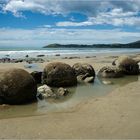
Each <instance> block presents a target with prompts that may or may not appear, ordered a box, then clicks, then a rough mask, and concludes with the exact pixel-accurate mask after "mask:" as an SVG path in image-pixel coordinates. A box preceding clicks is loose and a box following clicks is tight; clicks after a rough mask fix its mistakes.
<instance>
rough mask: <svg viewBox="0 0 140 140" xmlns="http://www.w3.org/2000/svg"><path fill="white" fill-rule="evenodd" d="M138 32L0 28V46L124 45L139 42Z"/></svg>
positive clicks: (139, 35)
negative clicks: (58, 44)
mask: <svg viewBox="0 0 140 140" xmlns="http://www.w3.org/2000/svg"><path fill="white" fill-rule="evenodd" d="M139 37H140V33H139V32H125V31H122V30H119V29H118V30H115V29H114V30H90V29H52V28H37V29H32V30H27V29H8V28H0V46H9V44H10V46H29V47H30V46H44V45H46V44H50V43H63V44H67V43H77V44H94V43H120V42H121V43H126V42H131V41H136V40H139Z"/></svg>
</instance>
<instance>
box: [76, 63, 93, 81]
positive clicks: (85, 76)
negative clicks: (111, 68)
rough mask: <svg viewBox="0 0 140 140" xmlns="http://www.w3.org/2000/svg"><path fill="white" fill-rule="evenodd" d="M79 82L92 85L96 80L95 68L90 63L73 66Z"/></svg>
mask: <svg viewBox="0 0 140 140" xmlns="http://www.w3.org/2000/svg"><path fill="white" fill-rule="evenodd" d="M73 69H74V70H75V74H76V76H77V81H78V82H79V83H83V82H85V83H92V82H94V78H95V71H94V68H93V67H92V66H91V65H90V64H88V63H76V64H74V65H73Z"/></svg>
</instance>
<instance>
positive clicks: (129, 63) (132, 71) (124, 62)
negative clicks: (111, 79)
mask: <svg viewBox="0 0 140 140" xmlns="http://www.w3.org/2000/svg"><path fill="white" fill-rule="evenodd" d="M112 64H114V65H116V66H117V67H118V68H119V69H120V70H121V71H123V73H124V74H126V75H137V74H139V65H138V61H135V60H134V59H132V58H131V57H128V56H120V57H119V58H118V59H116V60H115V61H113V63H112Z"/></svg>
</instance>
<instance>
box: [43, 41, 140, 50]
mask: <svg viewBox="0 0 140 140" xmlns="http://www.w3.org/2000/svg"><path fill="white" fill-rule="evenodd" d="M85 47H89V48H91V47H94V48H140V40H139V41H136V42H131V43H127V44H93V45H80V44H66V45H64V44H49V45H47V46H44V47H43V48H85Z"/></svg>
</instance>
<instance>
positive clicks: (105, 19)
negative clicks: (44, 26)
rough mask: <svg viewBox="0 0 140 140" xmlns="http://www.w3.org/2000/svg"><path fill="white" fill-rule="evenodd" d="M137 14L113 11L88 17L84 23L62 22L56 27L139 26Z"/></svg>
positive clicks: (120, 10) (119, 10) (139, 19)
mask: <svg viewBox="0 0 140 140" xmlns="http://www.w3.org/2000/svg"><path fill="white" fill-rule="evenodd" d="M137 15H138V12H123V10H122V9H120V8H119V9H113V10H111V11H108V12H102V13H99V14H98V15H97V16H96V17H89V18H88V20H87V21H84V22H71V21H64V22H58V23H57V24H56V25H57V26H89V25H104V24H109V25H114V26H123V25H128V26H139V25H140V17H139V16H137Z"/></svg>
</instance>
